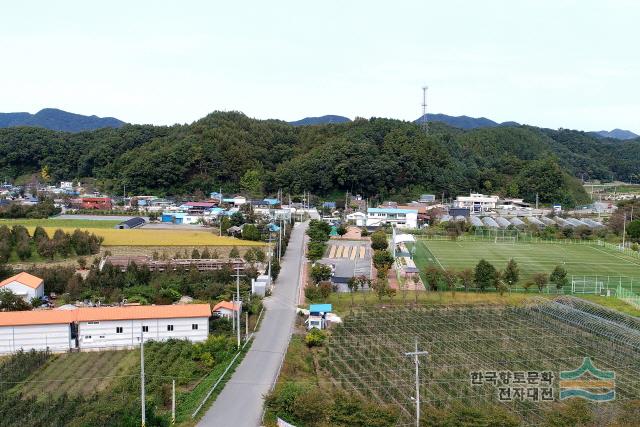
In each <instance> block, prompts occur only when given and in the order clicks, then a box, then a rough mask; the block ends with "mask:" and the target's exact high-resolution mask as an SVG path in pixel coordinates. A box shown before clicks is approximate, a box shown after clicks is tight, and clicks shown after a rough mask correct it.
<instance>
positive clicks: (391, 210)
mask: <svg viewBox="0 0 640 427" xmlns="http://www.w3.org/2000/svg"><path fill="white" fill-rule="evenodd" d="M367 212H371V213H387V214H408V213H415V214H417V213H418V210H417V209H398V208H369V209H367Z"/></svg>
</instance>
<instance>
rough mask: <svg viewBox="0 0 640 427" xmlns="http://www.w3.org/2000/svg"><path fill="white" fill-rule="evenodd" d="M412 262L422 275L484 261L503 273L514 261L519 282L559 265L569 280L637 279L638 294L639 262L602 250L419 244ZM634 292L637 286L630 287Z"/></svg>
mask: <svg viewBox="0 0 640 427" xmlns="http://www.w3.org/2000/svg"><path fill="white" fill-rule="evenodd" d="M415 245H416V248H415V255H414V261H415V263H416V266H417V267H418V268H420V269H421V270H423V271H424V269H425V268H428V267H432V266H435V267H440V268H442V269H445V270H450V269H452V270H456V271H458V270H463V269H465V268H473V267H475V265H476V264H477V263H478V261H479V260H480V259H485V260H486V261H489V262H490V263H491V264H493V265H494V266H495V267H496V268H497V269H503V268H504V267H505V266H506V264H507V262H508V261H509V259H511V258H513V259H514V260H515V261H516V262H517V263H518V266H519V267H520V272H521V279H522V280H527V279H529V278H530V277H531V276H532V275H533V274H535V273H547V274H549V273H551V271H552V270H553V269H554V267H555V266H556V265H562V266H563V267H564V268H565V269H566V270H567V272H568V274H569V276H571V275H575V276H596V275H597V276H616V277H617V276H624V277H632V278H637V282H636V283H637V286H638V288H637V289H638V290H640V259H639V258H632V257H629V256H626V255H624V254H622V253H618V252H615V251H613V250H611V249H607V248H604V247H601V246H595V245H579V244H555V243H515V244H514V243H494V242H492V241H451V240H418V241H417V242H416V244H415ZM633 288H634V290H635V289H636V285H635V284H634V286H633Z"/></svg>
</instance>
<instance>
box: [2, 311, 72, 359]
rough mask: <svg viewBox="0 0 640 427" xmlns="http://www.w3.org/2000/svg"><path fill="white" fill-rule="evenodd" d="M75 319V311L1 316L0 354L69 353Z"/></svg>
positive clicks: (33, 312) (21, 312)
mask: <svg viewBox="0 0 640 427" xmlns="http://www.w3.org/2000/svg"><path fill="white" fill-rule="evenodd" d="M74 317H75V313H74V312H73V311H64V310H46V311H7V312H0V354H8V353H15V352H16V351H19V350H24V351H29V350H42V351H44V350H46V349H49V350H50V351H52V352H65V351H69V349H70V348H71V323H72V322H73V319H74Z"/></svg>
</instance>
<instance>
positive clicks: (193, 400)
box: [176, 339, 253, 427]
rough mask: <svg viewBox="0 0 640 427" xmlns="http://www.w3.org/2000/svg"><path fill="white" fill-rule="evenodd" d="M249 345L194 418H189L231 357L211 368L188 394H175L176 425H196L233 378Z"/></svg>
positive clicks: (249, 347) (241, 352) (249, 344)
mask: <svg viewBox="0 0 640 427" xmlns="http://www.w3.org/2000/svg"><path fill="white" fill-rule="evenodd" d="M252 341H253V339H252ZM251 344H252V342H249V343H247V345H246V346H245V347H244V348H242V349H241V351H240V356H238V358H237V359H236V361H235V362H234V363H233V366H231V368H230V369H229V371H227V373H226V374H225V376H224V378H223V379H222V381H220V383H219V384H218V386H217V387H216V389H215V390H214V391H213V393H211V396H209V398H208V399H207V401H206V402H205V404H204V405H203V406H202V408H201V409H200V411H199V412H198V414H197V415H196V416H195V418H192V416H191V415H192V414H193V411H195V410H196V408H197V407H198V405H199V404H200V403H201V402H202V399H204V397H205V396H206V395H207V393H208V392H209V390H210V389H211V387H213V385H214V384H215V383H216V381H218V379H219V378H220V375H222V373H223V372H224V370H225V369H226V368H227V366H228V365H229V363H230V362H231V360H233V357H231V358H229V359H228V360H225V361H224V363H219V364H218V365H216V366H215V367H214V368H213V370H212V371H211V372H210V373H209V374H207V375H206V376H205V377H204V378H202V380H201V381H200V382H199V383H198V384H197V385H196V386H195V387H193V389H192V390H191V391H190V392H188V393H180V394H178V393H176V394H177V395H176V423H177V424H179V425H181V426H185V427H192V426H195V425H196V424H197V423H198V421H199V420H200V418H202V416H203V415H204V414H205V413H206V412H207V410H208V409H209V408H210V407H211V405H212V404H213V402H215V400H216V398H217V397H218V395H219V394H220V393H221V392H222V390H223V389H224V387H225V385H226V384H227V382H228V381H229V380H230V379H231V377H232V376H233V373H234V372H235V370H236V369H237V368H238V366H239V365H240V363H242V360H243V359H244V357H245V356H246V354H247V353H248V352H249V350H250V349H251Z"/></svg>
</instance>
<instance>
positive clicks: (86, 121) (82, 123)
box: [0, 108, 124, 132]
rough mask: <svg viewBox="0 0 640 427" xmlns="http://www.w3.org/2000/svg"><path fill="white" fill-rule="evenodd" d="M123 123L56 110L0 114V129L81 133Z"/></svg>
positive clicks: (108, 118) (113, 119) (111, 118)
mask: <svg viewBox="0 0 640 427" xmlns="http://www.w3.org/2000/svg"><path fill="white" fill-rule="evenodd" d="M122 125H124V122H123V121H120V120H118V119H115V118H113V117H97V116H83V115H82V114H74V113H68V112H66V111H62V110H58V109H57V108H45V109H43V110H40V111H38V112H37V113H36V114H29V113H0V128H5V127H14V126H36V127H43V128H46V129H51V130H61V131H65V132H81V131H85V130H95V129H100V128H104V127H113V128H117V127H121V126H122Z"/></svg>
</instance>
